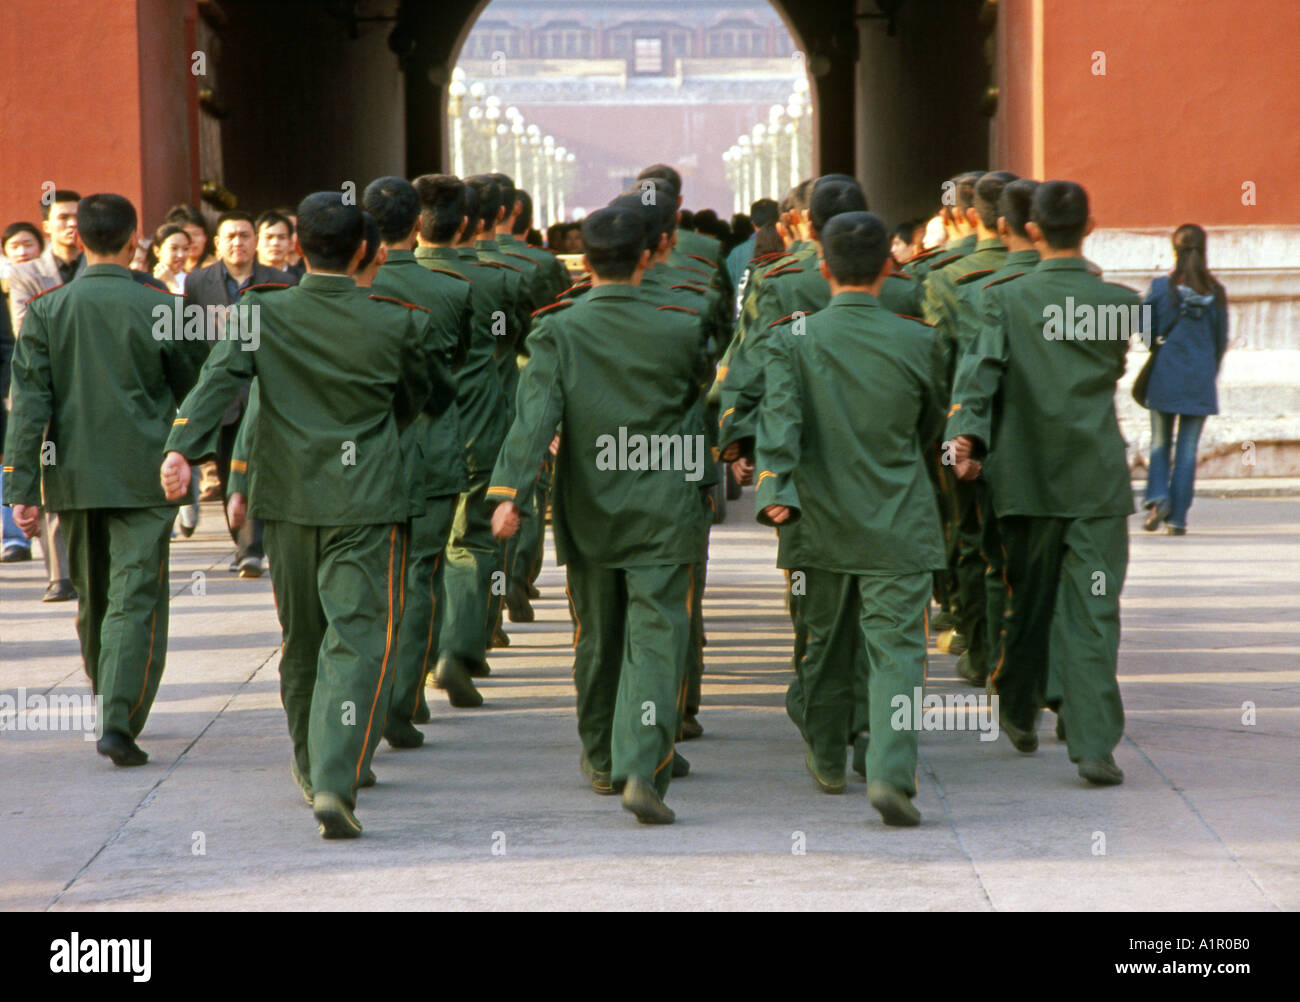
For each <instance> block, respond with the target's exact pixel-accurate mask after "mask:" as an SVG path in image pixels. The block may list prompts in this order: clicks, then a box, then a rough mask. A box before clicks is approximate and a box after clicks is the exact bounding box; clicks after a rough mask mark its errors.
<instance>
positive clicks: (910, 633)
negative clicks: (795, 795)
mask: <svg viewBox="0 0 1300 1002" xmlns="http://www.w3.org/2000/svg"><path fill="white" fill-rule="evenodd" d="M805 574H806V575H807V578H806V581H807V589H806V592H805V594H804V595H803V596H802V597H801V598H800V600H799V615H800V618H801V620H802V625H803V629H804V631H805V638H804V644H805V648H804V657H803V665H802V670H801V672H800V675H801V677H802V684H803V692H804V697H803V698H804V719H803V728H802V730H803V733H804V734H805V736H806V739H807V741H808V745H809V747H810V749H811V750H812V753H813V757H814V759H815V761H816V763H817V768H818V771H819V772H821V774H822V775H824V776H827V777H840V776H843V775H844V760H845V735H847V734H849V733H850V730H851V728H852V725H853V719H854V711H855V703H856V697H855V692H854V690H855V679H856V676H857V675H858V673H859V671H860V669H859V668H858V664H859V663H860V662H861V661H863V660H865V662H866V666H867V681H868V686H869V690H868V691H869V694H870V705H869V708H868V714H869V718H868V719H869V721H870V725H869V728H868V729H869V730H870V732H871V740H870V742H869V744H868V745H867V781H868V782H877V781H880V782H885V783H888V784H889V785H890V786H893V787H895V788H897V789H899V790H902V791H904V792H905V793H907V794H908V795H909V796H914V795H915V794H916V745H917V735H916V732H915V731H913V730H910V729H908V730H895V729H894V728H893V727H892V726H891V725H890V719H891V717H892V716H893V715H894V714H895V712H896V710H897V705H896V704H895V699H896V697H898V696H903V697H905V698H906V700H907V705H909V706H910V705H912V703H913V702H914V700H915V699H916V694H917V691H918V690H920V689H921V688H922V687H923V686H924V684H925V668H926V642H925V629H926V626H925V620H926V613H927V610H928V607H929V595H930V586H931V583H932V581H933V578H932V576H931V575H930V574H929V573H928V572H917V573H914V574H840V573H837V572H834V571H825V570H819V569H815V568H810V569H807V570H806V571H805Z"/></svg>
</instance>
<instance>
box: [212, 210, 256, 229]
mask: <svg viewBox="0 0 1300 1002" xmlns="http://www.w3.org/2000/svg"><path fill="white" fill-rule="evenodd" d="M229 222H237V223H247V224H248V225H249V226H251V227H253V235H254V236H256V235H257V224H256V223H254V222H253V217H252V215H250V214H249V213H247V212H245V211H244V210H243V209H227V210H226V211H225V212H223V213H222V214H221V215H219V216H218V217H217V232H218V233H220V232H221V224H222V223H229Z"/></svg>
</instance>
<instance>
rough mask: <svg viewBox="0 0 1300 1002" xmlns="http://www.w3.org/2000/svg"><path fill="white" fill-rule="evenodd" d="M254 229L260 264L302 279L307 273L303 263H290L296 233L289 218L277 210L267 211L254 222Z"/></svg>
mask: <svg viewBox="0 0 1300 1002" xmlns="http://www.w3.org/2000/svg"><path fill="white" fill-rule="evenodd" d="M253 228H254V229H255V230H256V231H257V261H258V263H259V264H263V265H265V266H266V267H268V268H274V269H276V270H277V271H283V272H287V273H288V274H290V275H293V276H294V278H301V277H302V276H303V274H304V272H305V269H304V268H303V266H302V263H301V262H299V263H298V264H296V265H292V264H290V263H289V258H290V256H291V255H292V253H293V233H294V230H293V222H292V221H291V220H290V219H289V217H288V216H286V215H284V214H283V213H281V212H279V211H277V210H276V209H267V210H266V211H265V212H263V213H262V214H261V215H260V216H258V217H257V219H256V220H255V221H254V223H253Z"/></svg>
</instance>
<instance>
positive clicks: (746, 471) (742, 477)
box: [731, 456, 754, 487]
mask: <svg viewBox="0 0 1300 1002" xmlns="http://www.w3.org/2000/svg"><path fill="white" fill-rule="evenodd" d="M731 472H732V473H733V474H734V475H735V478H736V483H738V484H740V486H741V487H748V486H749V485H750V484H752V483H753V482H754V463H753V460H749V459H746V458H745V457H744V456H740V457H738V458H736V459H733V460H732V461H731Z"/></svg>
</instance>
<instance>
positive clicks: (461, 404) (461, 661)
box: [412, 174, 523, 708]
mask: <svg viewBox="0 0 1300 1002" xmlns="http://www.w3.org/2000/svg"><path fill="white" fill-rule="evenodd" d="M412 183H413V184H414V186H415V190H416V193H417V194H418V195H419V196H420V203H421V213H420V232H419V235H418V238H417V241H418V246H417V247H416V250H415V259H416V261H418V262H419V263H420V264H422V265H423V266H424V267H426V268H442V269H445V270H447V271H452V272H455V273H456V274H458V275H460V276H462V277H464V278H467V279H469V281H470V306H471V310H472V312H473V333H472V336H471V339H470V342H469V348H468V351H467V353H466V358H465V364H464V366H463V367H462V368H461V369H460V371H459V372H458V373H457V377H458V378H457V388H456V405H457V409H458V411H459V416H460V430H461V439H462V441H463V443H464V447H465V467H466V474H467V476H468V483H469V486H468V487H467V488H466V490H465V491H463V492H462V493H461V495H460V496H459V498H457V501H456V512H455V514H454V515H453V517H452V526H451V536H450V537H449V539H448V542H447V548H446V550H445V555H444V560H443V568H442V589H441V592H440V595H439V597H440V605H441V616H442V620H441V622H440V623H439V630H438V637H437V645H438V654H437V662H436V665H435V668H434V673H433V678H434V684H435V685H436V686H437V687H438V688H439V689H443V690H445V691H446V693H447V700H448V702H450V703H451V705H452V706H454V707H460V708H472V707H477V706H481V705H482V704H483V696H482V694H481V693H480V692H479V691H478V689H477V688H476V687H475V685H474V682H473V680H474V679H475V678H484V677H486V676H487V675H488V674H489V673H490V672H491V668H490V667H489V665H488V663H487V647H488V638H489V636H490V633H489V631H490V630H491V628H492V626H493V625H494V624H495V623H496V620H497V616H498V615H499V613H500V609H501V603H502V601H503V599H504V591H505V588H504V583H505V582H504V579H503V578H500V577H498V578H495V579H494V577H493V574H494V572H496V573H499V572H501V569H502V565H503V554H502V552H501V551H502V548H501V546H500V545H499V544H498V542H497V540H496V539H494V538H493V536H492V511H491V507H490V505H489V504H488V502H487V500H486V498H485V497H484V494H485V492H486V491H487V487H488V475H489V474H490V473H491V472H492V464H493V463H494V462H495V461H496V456H497V451H498V450H499V449H500V448H501V440H502V438H503V437H504V436H505V431H506V427H507V424H508V421H507V415H508V413H509V408H510V402H508V401H507V400H506V394H505V390H504V389H503V387H502V383H501V378H500V375H499V368H498V361H497V356H498V353H501V354H504V353H505V352H506V351H507V350H508V351H509V353H510V357H511V358H513V356H514V344H513V342H512V341H511V338H515V337H522V335H523V332H522V331H520V330H519V327H520V326H521V324H520V321H519V319H518V315H517V312H516V310H517V306H516V303H515V302H514V300H513V299H512V298H511V285H509V284H508V279H507V277H506V276H507V275H515V276H517V275H518V272H512V271H511V270H510V269H509V268H507V267H506V266H505V265H501V264H498V263H496V262H495V261H487V260H480V259H479V258H478V256H477V255H476V254H475V253H474V247H473V245H474V242H475V240H477V239H478V238H479V237H480V236H481V235H482V233H483V232H484V229H485V227H486V225H487V222H488V218H485V217H484V216H483V215H482V214H481V213H480V203H479V201H478V197H477V194H476V192H475V189H474V188H472V187H470V186H469V185H468V184H466V182H464V181H462V180H461V179H460V178H458V177H455V176H453V175H451V174H425V175H423V176H421V177H418V178H416V179H415V180H414V181H413V182H412ZM497 214H498V213H497V210H496V208H492V209H491V212H490V213H489V217H490V218H491V219H492V220H495V218H496V216H497ZM512 551H513V547H507V548H506V553H505V555H504V557H505V558H509V556H510V555H511V552H512ZM494 585H497V586H496V587H494Z"/></svg>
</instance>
